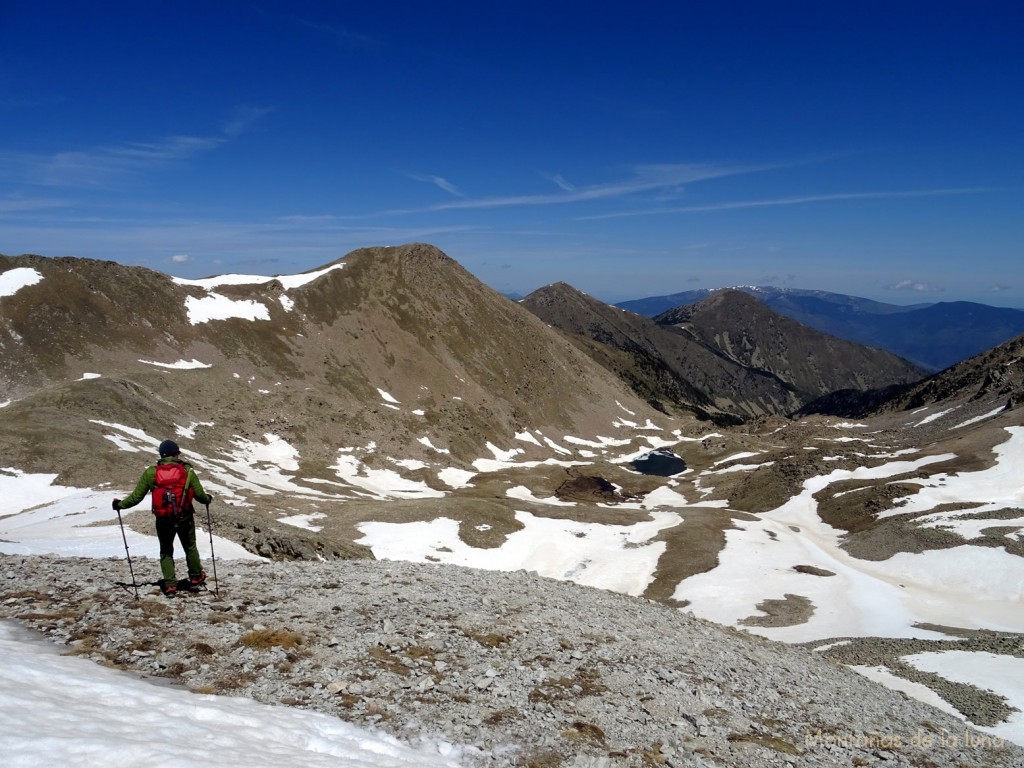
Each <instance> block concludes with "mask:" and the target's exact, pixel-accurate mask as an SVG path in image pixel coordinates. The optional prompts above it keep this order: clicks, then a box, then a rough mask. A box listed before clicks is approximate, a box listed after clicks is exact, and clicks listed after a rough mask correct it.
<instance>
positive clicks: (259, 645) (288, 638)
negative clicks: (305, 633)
mask: <svg viewBox="0 0 1024 768" xmlns="http://www.w3.org/2000/svg"><path fill="white" fill-rule="evenodd" d="M239 642H240V643H241V644H242V645H244V646H247V647H248V648H255V649H257V650H261V651H267V650H270V649H271V648H284V649H285V650H288V649H289V648H297V647H298V646H300V645H302V642H303V640H302V635H300V634H299V633H298V632H293V631H292V630H290V629H254V630H253V631H252V632H249V633H247V634H244V635H242V637H241V639H240V640H239Z"/></svg>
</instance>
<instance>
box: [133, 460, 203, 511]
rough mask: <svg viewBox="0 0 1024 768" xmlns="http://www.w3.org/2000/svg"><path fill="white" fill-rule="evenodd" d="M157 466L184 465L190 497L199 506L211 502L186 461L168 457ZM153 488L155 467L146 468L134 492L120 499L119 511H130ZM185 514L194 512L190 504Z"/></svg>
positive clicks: (154, 484) (154, 486) (186, 485)
mask: <svg viewBox="0 0 1024 768" xmlns="http://www.w3.org/2000/svg"><path fill="white" fill-rule="evenodd" d="M157 464H184V465H185V468H186V469H187V470H188V479H186V480H185V487H186V488H189V487H191V488H192V495H193V496H195V499H196V501H198V502H199V503H200V504H209V503H210V502H211V501H212V500H213V497H212V496H211V495H210V494H208V493H207V492H206V491H204V490H203V484H202V483H200V482H199V477H198V476H197V475H196V473H195V471H194V470H193V469H192V465H191V464H189V463H188V462H187V461H182V460H181V459H179V458H178V457H176V456H169V457H167V458H165V459H160V461H158V462H157ZM154 488H156V467H155V466H152V467H146V471H145V472H143V473H142V477H140V478H139V482H138V483H136V485H135V490H134V491H132V492H131V495H130V496H128V497H127V498H125V499H121V503H120V504H118V506H119V507H120V508H121V509H131V508H132V507H134V506H135V505H136V504H138V503H139V502H140V501H142V500H143V499H144V498H146V494H147V493H149V492H150V491H152V490H153V489H154ZM185 512H195V509H194V508H193V507H192V505H191V504H190V505H189V508H188V509H186V510H185Z"/></svg>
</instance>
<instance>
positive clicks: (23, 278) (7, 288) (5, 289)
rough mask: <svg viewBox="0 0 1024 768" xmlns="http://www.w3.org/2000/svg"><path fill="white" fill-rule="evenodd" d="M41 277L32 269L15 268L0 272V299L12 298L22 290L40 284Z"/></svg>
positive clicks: (36, 270) (37, 271) (38, 272)
mask: <svg viewBox="0 0 1024 768" xmlns="http://www.w3.org/2000/svg"><path fill="white" fill-rule="evenodd" d="M42 279H43V275H42V273H41V272H40V271H39V270H38V269H33V268H32V267H15V268H14V269H8V270H7V271H6V272H0V297H3V296H13V295H14V294H16V293H17V292H18V291H20V290H21V289H22V288H28V287H29V286H30V285H35V284H36V283H39V282H42Z"/></svg>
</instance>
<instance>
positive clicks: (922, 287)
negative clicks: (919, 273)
mask: <svg viewBox="0 0 1024 768" xmlns="http://www.w3.org/2000/svg"><path fill="white" fill-rule="evenodd" d="M882 287H883V288H884V289H885V290H887V291H908V292H911V293H942V292H943V291H945V290H946V289H945V288H940V287H939V286H936V285H932V284H931V283H926V282H924V281H922V280H900V281H899V282H897V283H891V284H889V285H883V286H882Z"/></svg>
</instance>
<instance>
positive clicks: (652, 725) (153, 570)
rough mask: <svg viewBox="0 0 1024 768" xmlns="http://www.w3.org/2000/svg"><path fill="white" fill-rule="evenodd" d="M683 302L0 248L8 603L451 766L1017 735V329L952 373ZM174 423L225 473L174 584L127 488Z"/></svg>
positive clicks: (948, 755) (984, 745) (799, 328)
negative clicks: (198, 269)
mask: <svg viewBox="0 0 1024 768" xmlns="http://www.w3.org/2000/svg"><path fill="white" fill-rule="evenodd" d="M692 298H694V299H696V301H693V302H687V301H680V302H679V303H678V304H674V305H670V306H658V307H657V308H654V309H652V308H651V307H646V308H644V309H642V310H641V311H644V312H645V313H647V314H650V315H651V316H647V314H636V313H634V312H632V311H629V310H628V309H623V308H621V307H613V306H609V305H607V304H603V303H602V302H600V301H597V300H596V299H594V298H592V297H590V296H587V295H585V294H583V293H581V292H580V291H578V290H576V289H574V288H572V287H571V286H570V285H567V284H564V283H559V284H555V285H551V286H547V287H545V288H542V289H540V290H538V291H536V292H534V293H532V294H530V295H529V296H527V297H525V298H524V299H522V300H521V301H512V300H510V299H508V298H506V297H504V296H502V295H500V294H498V293H497V292H495V291H493V290H491V289H490V288H488V287H487V286H485V285H483V284H482V283H481V282H479V281H478V280H477V279H476V278H475V277H474V276H473V275H471V274H470V273H468V272H467V271H466V270H465V269H463V268H462V267H461V266H459V265H458V264H457V263H456V262H455V261H453V260H452V259H451V258H449V257H448V256H446V255H445V254H443V253H441V252H440V251H439V250H437V249H436V248H434V247H432V246H429V245H424V244H411V245H404V246H398V247H380V248H367V249H363V250H358V251H355V252H353V253H350V254H348V255H347V256H345V257H344V258H342V259H339V260H338V261H336V262H333V263H331V264H327V265H324V266H323V267H321V268H319V269H316V270H313V271H310V272H307V273H304V274H301V275H290V276H276V277H259V276H246V275H223V276H219V277H211V278H206V279H202V280H186V279H179V278H174V277H170V276H168V275H165V274H161V273H159V272H155V271H151V270H147V269H143V268H139V267H127V266H122V265H119V264H116V263H113V262H105V261H92V260H85V259H74V258H45V257H40V256H17V257H6V256H0V356H2V360H3V363H2V367H0V406H2V407H0V455H2V456H3V458H2V459H0V553H2V554H0V618H3V619H10V620H18V621H20V623H21V624H23V625H25V626H28V627H30V628H33V629H36V630H39V631H41V632H42V633H43V634H45V635H46V636H47V637H49V638H50V640H51V642H53V643H56V644H58V645H59V646H60V647H61V648H62V650H63V651H64V652H65V653H68V654H73V655H77V656H81V657H84V658H85V659H89V660H91V661H93V662H97V663H99V664H102V665H105V666H112V667H116V668H119V669H126V670H130V671H133V672H135V673H137V674H138V675H141V676H143V677H145V678H152V677H160V678H164V679H167V680H170V681H171V682H173V683H175V684H177V685H179V686H182V687H184V688H187V689H189V690H190V691H193V692H194V693H195V694H198V695H200V696H202V695H212V696H210V697H209V698H214V697H217V696H234V697H247V698H251V699H256V700H257V701H261V702H264V703H272V704H277V705H286V706H288V707H291V708H294V709H303V710H312V711H316V712H321V713H327V714H329V715H331V716H332V717H340V718H342V719H343V720H346V721H349V722H351V723H353V724H355V725H357V726H359V727H365V728H372V729H376V730H378V731H383V732H384V733H386V734H389V735H390V736H389V738H390V737H396V738H398V739H400V740H401V741H402V742H403V743H405V744H408V745H418V746H417V748H423V749H426V750H427V751H428V752H431V754H430V755H429V760H428V758H427V757H424V761H423V763H422V764H423V765H440V764H445V765H465V766H475V765H481V766H513V765H515V766H535V767H536V768H542V767H543V768H548V767H554V766H579V767H581V768H582V767H583V766H608V767H612V766H647V765H667V766H713V765H728V766H775V765H797V766H823V765H825V766H832V765H835V766H848V765H857V766H869V765H870V766H874V765H886V766H921V767H924V766H968V765H970V766H1021V765H1024V748H1022V747H1021V746H1020V745H1024V711H1022V710H1024V635H1022V634H1021V633H1022V632H1024V484H1022V481H1021V478H1022V477H1024V407H1022V406H1024V336H1016V337H1014V338H1010V339H1009V340H1006V341H1003V342H1002V343H999V344H997V345H992V346H991V347H988V348H986V349H984V350H983V351H981V353H980V354H977V355H976V356H971V357H967V359H955V360H951V361H948V362H950V363H953V364H952V365H951V367H946V368H944V369H943V370H941V371H939V372H936V373H930V371H932V370H934V369H935V368H937V367H939V364H938V363H936V360H935V359H933V358H931V357H929V356H927V355H922V354H905V353H904V356H899V353H896V352H894V351H892V347H891V346H890V347H888V348H884V349H883V346H884V345H882V344H877V343H876V344H875V346H864V345H863V344H862V343H858V341H856V340H850V338H851V337H849V336H848V337H847V338H839V336H838V335H828V334H827V333H826V332H824V331H823V330H821V329H816V328H812V327H811V324H810V323H806V324H804V323H802V322H801V320H800V318H794V317H793V316H792V315H793V313H780V312H777V311H776V310H775V309H774V308H773V306H772V303H771V302H770V301H762V300H761V297H759V296H758V294H757V292H752V291H746V290H723V291H718V292H714V293H712V294H710V295H706V296H700V297H692ZM776 298H777V297H776ZM790 298H791V299H792V297H790ZM793 301H795V300H793ZM791 303H792V301H791ZM652 307H653V305H652ZM885 317H887V318H889V320H892V316H891V315H885ZM832 332H834V333H837V334H838V331H835V330H833V331H832ZM873 343H874V342H873ZM165 438H173V439H174V440H176V441H177V442H178V444H179V445H180V446H181V448H182V452H183V455H184V457H185V458H186V459H187V460H189V461H191V462H192V463H193V465H194V466H195V468H196V470H197V472H198V473H199V475H200V477H201V478H202V481H203V484H204V486H205V488H206V489H207V490H208V491H210V492H212V493H213V495H214V497H215V500H214V502H213V504H212V505H211V507H210V513H211V515H212V516H211V518H210V520H211V521H212V523H213V525H212V528H213V530H212V532H211V531H210V530H209V526H208V525H207V516H206V510H201V511H200V513H199V519H198V520H197V522H198V523H199V526H200V528H201V529H202V530H201V531H200V534H199V538H200V542H201V545H202V551H203V553H204V554H203V556H204V560H205V562H206V564H207V571H208V573H209V572H212V566H213V565H214V561H213V560H212V559H211V558H210V554H211V553H210V548H211V546H213V549H214V551H215V552H216V555H217V559H216V561H215V562H216V567H217V569H218V579H217V580H214V579H212V578H211V580H210V581H211V582H212V583H213V586H214V589H211V590H210V591H209V592H206V593H201V594H199V595H187V596H181V597H178V598H175V599H173V600H167V599H165V598H164V597H163V596H161V595H160V593H159V591H158V590H157V589H156V588H155V587H153V586H152V585H150V583H149V582H150V580H151V579H153V578H156V574H157V573H158V567H157V563H156V560H155V556H156V553H157V543H156V539H155V536H154V534H153V523H152V515H151V513H150V512H149V511H148V503H143V504H142V505H140V506H139V507H137V508H135V509H134V510H132V511H131V512H130V513H122V518H123V522H124V525H125V528H126V530H125V531H124V533H125V536H124V537H122V531H121V530H120V529H119V527H118V518H117V516H116V515H115V514H114V513H113V512H112V511H111V508H110V500H111V499H112V498H114V497H115V496H123V495H125V494H126V493H127V492H128V491H130V490H131V488H132V487H134V484H135V482H136V480H137V478H138V476H139V474H140V472H141V471H142V470H143V468H144V467H146V466H147V465H149V464H152V463H153V462H154V461H155V459H156V446H157V445H158V444H159V443H160V441H161V440H163V439H165ZM213 534H215V535H213ZM126 550H127V552H128V553H130V554H131V556H132V557H131V569H132V573H131V575H130V574H129V566H128V563H127V562H126V557H125V555H126ZM179 561H180V552H179ZM211 575H212V574H211ZM132 579H134V580H135V581H136V582H137V583H138V584H140V585H141V586H140V597H139V599H136V598H135V595H134V594H133V590H132V589H127V590H126V589H121V588H120V587H119V586H117V582H124V581H131V580H132ZM9 623H10V622H4V623H3V624H2V626H7V625H8V624H9ZM3 647H6V646H3ZM5 663H6V662H5ZM0 682H2V681H0ZM12 685H14V684H13V683H12ZM21 689H24V690H21ZM19 691H20V692H19V695H23V696H25V697H26V698H25V700H26V702H27V704H26V706H27V707H31V706H32V695H33V691H32V686H31V685H29V686H27V688H26V686H24V685H21V687H20V689H19ZM39 695H42V694H41V693H40V694H39ZM68 695H70V694H68ZM193 698H198V697H197V696H194V697H193ZM10 722H11V721H10V720H8V724H10ZM15 722H20V720H19V721H15ZM5 727H10V725H8V726H5ZM19 727H21V726H19ZM24 727H26V728H28V727H29V726H28V725H25V726H24ZM424 745H426V746H424ZM424 754H425V753H424ZM26 764H27V763H26ZM310 764H313V763H310ZM315 764H317V765H319V764H321V763H315ZM325 764H326V763H325ZM342 764H343V765H346V766H347V765H349V763H342ZM357 764H358V765H407V764H410V763H405V762H385V761H384V760H383V758H382V759H381V760H380V761H377V762H373V761H368V762H366V763H351V765H357ZM411 764H416V763H415V761H413V762H412V763H411Z"/></svg>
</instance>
